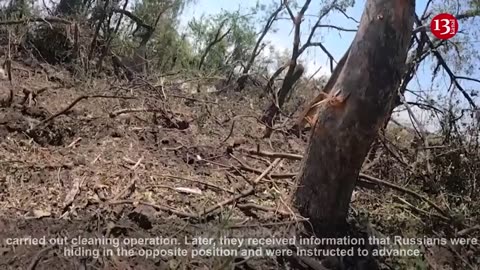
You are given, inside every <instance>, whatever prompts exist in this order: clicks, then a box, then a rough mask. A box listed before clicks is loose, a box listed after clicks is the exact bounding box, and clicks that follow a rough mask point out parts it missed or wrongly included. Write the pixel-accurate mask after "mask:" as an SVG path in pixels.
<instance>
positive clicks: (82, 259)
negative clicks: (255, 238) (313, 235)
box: [0, 66, 478, 269]
mask: <svg viewBox="0 0 480 270" xmlns="http://www.w3.org/2000/svg"><path fill="white" fill-rule="evenodd" d="M22 68H23V69H28V67H23V66H22ZM23 73H24V72H23ZM23 73H22V72H18V73H17V74H18V75H17V76H16V77H15V78H14V81H13V86H11V85H10V83H9V82H8V81H3V82H0V84H1V88H0V89H2V91H1V98H3V99H4V98H5V97H6V96H8V89H10V87H13V89H14V91H15V97H14V101H13V105H12V106H10V107H6V106H4V107H2V108H0V211H1V212H0V216H1V222H0V238H2V239H3V240H4V241H3V246H1V247H0V253H1V261H0V269H227V268H228V269H295V268H294V266H288V264H286V263H282V261H281V260H280V259H278V258H277V259H275V258H266V259H259V258H253V259H249V258H247V257H243V258H238V257H237V258H233V257H229V256H223V257H220V256H217V257H212V258H209V259H206V258H203V257H202V258H200V257H198V258H193V259H192V258H187V257H182V256H173V257H168V259H167V257H165V256H156V257H154V258H153V256H152V257H151V258H146V257H145V256H143V257H142V256H141V255H139V253H137V254H136V255H139V256H122V255H121V254H113V256H101V255H99V256H98V255H97V256H95V254H86V253H83V254H81V252H82V250H83V251H84V252H87V251H90V252H92V250H97V251H99V252H103V250H104V249H105V247H108V246H109V245H110V246H111V245H112V243H109V244H105V245H97V244H92V243H86V244H85V245H84V246H82V245H78V246H75V244H74V243H73V242H72V239H75V238H78V237H83V238H85V239H99V238H101V237H107V238H108V237H113V238H120V239H125V238H130V239H151V238H155V237H163V238H165V239H173V238H175V239H177V238H178V239H185V238H184V237H185V236H188V237H194V236H198V235H204V236H205V237H215V236H216V237H218V234H219V232H220V231H223V230H228V231H229V233H232V232H234V230H237V231H236V233H238V234H241V235H259V234H260V235H263V236H267V235H271V234H275V233H278V234H281V235H283V237H285V235H289V233H291V231H292V230H293V229H295V227H296V226H297V224H298V223H301V218H300V217H298V216H296V215H295V214H294V212H293V211H292V209H291V207H290V197H291V195H292V191H293V188H294V178H295V177H294V176H295V174H296V172H297V171H298V170H299V166H300V162H299V161H298V160H292V159H282V160H281V162H280V163H279V165H278V166H277V167H275V168H273V169H272V171H271V172H269V174H267V176H266V177H265V178H264V179H262V180H261V181H259V183H258V184H256V185H254V189H253V191H252V192H251V193H248V191H249V188H250V187H251V183H253V182H254V181H255V180H256V179H257V178H258V176H259V174H261V173H262V172H264V171H265V170H266V169H267V168H268V167H269V166H271V164H272V162H273V160H274V158H270V157H262V156H261V155H258V154H255V152H257V150H259V149H260V150H261V151H269V152H284V153H290V154H299V155H301V154H302V153H303V151H304V148H305V146H306V139H305V138H297V137H295V136H292V135H289V134H286V133H284V132H281V131H276V132H274V133H273V136H272V137H271V139H262V135H263V131H264V126H263V125H261V124H260V123H259V121H258V119H257V118H258V117H259V116H260V115H261V112H262V109H263V108H264V107H265V105H266V104H267V102H268V100H267V99H265V98H263V99H260V98H259V96H260V94H259V91H260V90H259V89H254V88H252V89H247V90H245V91H244V92H242V93H235V92H234V91H230V90H229V91H224V92H222V93H199V94H194V95H192V94H189V93H185V92H184V91H182V90H181V88H180V87H178V85H176V84H174V83H165V84H160V83H159V82H157V81H156V80H154V79H152V80H149V81H148V82H147V81H142V80H137V81H135V82H131V83H126V82H121V81H117V80H114V79H113V78H104V79H99V78H96V79H93V80H91V81H90V82H88V83H85V82H77V81H75V80H74V78H72V77H70V76H69V75H68V74H67V75H65V72H63V71H59V72H58V74H59V75H58V76H57V77H58V78H57V79H54V78H52V77H50V78H48V77H46V76H45V75H44V74H41V73H36V74H33V73H34V72H31V74H30V76H27V74H23ZM172 82H173V80H172ZM25 96H27V97H28V96H30V97H31V100H30V101H29V99H28V98H27V100H26V101H24V99H25ZM80 97H82V98H81V99H80V100H79V101H78V103H76V104H75V105H74V106H73V107H71V108H70V109H68V110H65V109H66V108H69V105H71V104H72V102H74V101H75V100H77V99H78V98H80ZM145 110H147V111H145ZM59 112H63V113H62V114H60V115H58V116H55V115H56V114H57V113H59ZM52 117H53V118H52ZM282 122H283V121H280V123H282ZM388 162H391V161H389V159H387V158H386V159H385V164H386V163H388ZM385 164H382V166H384V165H385ZM379 166H380V165H379ZM370 171H371V172H372V173H374V175H376V176H377V177H380V176H383V177H388V176H395V177H392V178H389V180H390V181H392V182H399V181H401V180H400V179H399V178H400V177H399V176H401V175H402V174H401V169H398V167H395V166H391V167H390V169H383V170H380V169H375V168H370ZM247 193H248V194H247ZM433 199H434V200H435V199H436V198H433ZM352 200H353V204H352V217H355V218H359V217H361V216H365V217H366V218H367V219H369V222H370V223H371V224H373V225H372V226H373V227H374V228H376V230H378V231H381V232H382V233H383V234H386V235H388V234H406V233H408V231H407V230H410V229H412V228H414V229H415V233H420V234H422V233H427V231H428V230H429V228H431V227H432V226H434V225H435V226H437V228H438V226H445V225H439V223H438V222H437V221H436V220H435V219H432V220H427V221H425V219H419V218H416V217H415V216H409V214H408V212H406V211H405V209H401V208H396V207H395V206H394V205H395V204H394V201H395V195H394V194H393V193H392V191H390V190H389V189H387V188H384V187H378V186H377V187H375V188H373V189H364V188H357V189H356V190H355V194H354V196H353V198H352ZM366 213H369V214H368V216H369V217H367V214H366ZM399 224H402V225H404V226H400V225H399ZM404 227H405V228H408V229H405V230H404V229H403V228H404ZM234 234H235V233H234ZM42 237H45V241H47V242H48V241H53V242H50V244H48V243H47V244H46V245H42V244H41V243H40V244H38V243H37V244H35V243H34V242H35V240H32V239H36V240H37V241H40V240H41V239H42ZM6 239H10V240H9V241H14V240H15V239H17V240H18V239H23V240H24V241H26V242H23V243H17V244H16V245H15V244H12V245H8V244H6V242H5V241H6ZM52 239H65V240H63V242H62V241H60V240H52ZM32 241H33V242H32ZM179 245H180V246H182V247H185V248H186V249H188V244H186V243H182V244H179ZM95 246H96V247H97V249H95V248H92V247H95ZM99 246H103V247H102V248H100V247H99ZM165 246H168V243H167V244H165V245H164V248H165V249H166V247H165ZM82 247H84V248H85V249H82ZM88 247H90V249H88ZM143 247H148V248H146V249H147V250H149V249H152V250H154V249H155V248H154V247H152V244H151V243H149V244H147V245H145V246H143ZM73 248H75V250H76V251H77V252H80V253H78V254H76V255H71V254H70V255H69V253H68V252H69V251H70V252H73V250H74V249H73ZM117 248H118V247H117ZM107 249H108V248H107ZM432 250H433V249H432ZM432 250H427V252H426V254H427V255H425V256H424V259H422V260H421V261H423V260H431V259H429V258H430V257H433V258H439V257H445V258H450V257H452V258H453V257H455V256H454V255H452V252H451V251H445V250H443V249H442V248H438V250H437V249H435V250H433V251H432ZM439 253H441V254H442V255H441V256H440V255H437V254H439ZM428 254H433V255H428ZM477 254H478V253H477ZM470 255H471V256H475V253H472V254H470ZM429 256H430V257H429ZM449 256H450V257H449ZM471 258H473V257H469V258H466V260H469V264H472V263H473V261H472V259H471ZM403 259H404V260H408V259H405V258H403ZM403 259H402V260H403ZM389 261H391V260H389V259H386V260H384V262H385V264H387V265H388V262H389ZM433 261H436V263H438V264H441V262H439V260H438V259H434V260H433ZM447 261H448V260H447ZM390 263H391V262H390ZM420 263H421V262H418V264H420ZM414 264H415V263H411V262H408V265H414ZM397 265H398V264H397ZM287 266H288V267H292V268H288V267H287ZM452 267H455V266H452ZM297 269H300V267H297ZM304 269H309V268H304ZM385 269H407V268H402V267H400V268H397V267H393V268H388V267H387V268H385ZM408 269H413V268H408ZM416 269H426V268H416ZM437 269H447V268H437ZM448 269H461V268H448Z"/></svg>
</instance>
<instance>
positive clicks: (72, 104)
mask: <svg viewBox="0 0 480 270" xmlns="http://www.w3.org/2000/svg"><path fill="white" fill-rule="evenodd" d="M89 98H120V99H136V97H124V96H105V95H86V96H80V97H78V98H77V99H75V100H74V101H73V102H72V103H70V105H68V106H67V107H66V108H65V109H63V110H61V111H59V112H58V113H56V114H54V115H52V116H50V117H48V118H47V119H45V120H43V121H42V122H40V123H38V124H37V125H35V126H33V127H32V128H30V129H29V130H28V132H32V131H33V130H35V129H37V128H38V127H40V126H42V125H44V124H46V123H48V122H50V121H52V120H53V119H54V118H56V117H58V116H60V115H62V114H65V113H67V112H68V111H69V110H70V109H71V108H73V106H75V105H76V104H77V103H78V102H80V101H82V100H84V99H89Z"/></svg>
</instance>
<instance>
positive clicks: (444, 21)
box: [430, 13, 458, 39]
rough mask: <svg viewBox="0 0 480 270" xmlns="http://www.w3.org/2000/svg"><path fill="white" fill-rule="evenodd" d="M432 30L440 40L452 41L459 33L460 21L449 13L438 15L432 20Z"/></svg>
mask: <svg viewBox="0 0 480 270" xmlns="http://www.w3.org/2000/svg"><path fill="white" fill-rule="evenodd" d="M430 30H431V31H432V34H433V35H434V36H436V37H437V38H439V39H450V38H452V37H453V36H455V35H456V34H457V32H458V20H457V19H456V18H455V16H453V15H452V14H449V13H441V14H438V15H437V16H435V17H434V18H433V19H432V22H431V23H430Z"/></svg>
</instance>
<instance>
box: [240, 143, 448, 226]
mask: <svg viewBox="0 0 480 270" xmlns="http://www.w3.org/2000/svg"><path fill="white" fill-rule="evenodd" d="M247 151H249V153H250V154H257V155H261V156H264V157H273V158H287V159H293V160H301V159H302V158H303V157H302V156H301V155H296V154H288V153H275V152H266V151H260V150H247ZM241 165H242V168H243V167H248V166H246V165H245V164H242V163H241ZM248 170H250V171H252V172H258V170H256V169H253V168H248ZM294 175H295V174H294ZM359 178H360V179H364V180H367V181H369V182H373V183H375V184H379V185H382V186H386V187H389V188H392V189H395V190H398V191H401V192H404V193H407V194H409V195H411V196H413V197H415V198H417V199H420V200H423V201H425V202H426V203H428V204H429V205H430V206H432V207H433V208H435V210H437V211H438V212H439V213H441V214H442V215H444V216H446V217H449V215H448V214H447V213H446V212H445V211H444V210H443V209H442V208H440V207H439V206H438V205H436V204H435V203H434V202H432V201H430V200H429V199H428V198H426V197H424V196H422V195H420V194H418V193H416V192H415V191H413V190H410V189H407V188H404V187H401V186H398V185H395V184H393V183H390V182H387V181H384V180H381V179H378V178H376V177H373V176H370V175H367V174H364V173H360V174H359Z"/></svg>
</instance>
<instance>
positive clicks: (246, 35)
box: [189, 11, 256, 73]
mask: <svg viewBox="0 0 480 270" xmlns="http://www.w3.org/2000/svg"><path fill="white" fill-rule="evenodd" d="M220 28H221V29H220ZM219 29H220V32H219ZM227 31H228V34H227V35H226V36H225V38H223V39H222V40H219V41H218V42H215V44H214V45H213V46H211V44H212V43H213V41H214V40H215V37H216V36H217V33H219V35H218V37H221V36H222V35H223V34H225V33H226V32H227ZM189 34H190V37H191V39H192V41H194V42H193V44H195V46H194V48H193V49H194V52H195V53H196V55H197V57H196V59H195V62H196V63H198V61H200V59H199V57H201V55H202V54H203V53H205V50H207V48H208V47H209V45H210V46H211V48H209V51H208V54H207V56H206V59H205V63H204V67H205V69H207V70H212V71H218V72H219V73H228V72H229V71H230V70H232V69H233V68H235V67H236V66H238V65H239V64H243V63H245V62H246V61H247V60H248V58H249V56H250V52H251V50H252V49H253V46H254V45H255V42H256V33H255V27H254V25H253V23H252V20H251V19H250V18H249V16H245V15H241V14H240V12H239V11H235V12H228V11H225V12H223V13H221V14H217V15H213V16H209V17H204V16H202V17H201V18H200V19H198V20H196V19H194V20H192V21H191V22H190V23H189ZM218 37H217V38H218Z"/></svg>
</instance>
